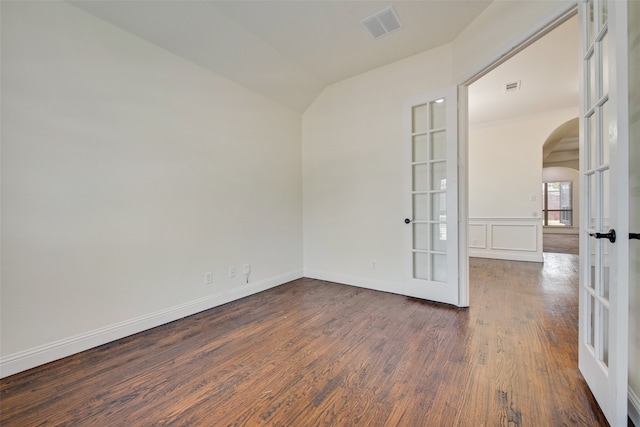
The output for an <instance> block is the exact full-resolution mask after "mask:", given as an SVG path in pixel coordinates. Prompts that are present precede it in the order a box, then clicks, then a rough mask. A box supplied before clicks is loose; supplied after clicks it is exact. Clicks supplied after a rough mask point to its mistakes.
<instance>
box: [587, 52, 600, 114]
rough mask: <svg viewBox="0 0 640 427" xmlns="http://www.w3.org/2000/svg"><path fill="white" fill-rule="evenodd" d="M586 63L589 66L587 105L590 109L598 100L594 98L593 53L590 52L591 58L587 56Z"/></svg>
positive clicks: (594, 74)
mask: <svg viewBox="0 0 640 427" xmlns="http://www.w3.org/2000/svg"><path fill="white" fill-rule="evenodd" d="M587 63H588V64H589V65H588V67H589V71H588V74H589V76H588V78H589V92H588V93H587V95H588V98H587V103H588V104H587V105H588V107H589V108H591V107H593V106H594V105H595V103H596V102H597V99H598V98H597V96H596V58H595V55H594V54H593V52H591V56H589V59H587Z"/></svg>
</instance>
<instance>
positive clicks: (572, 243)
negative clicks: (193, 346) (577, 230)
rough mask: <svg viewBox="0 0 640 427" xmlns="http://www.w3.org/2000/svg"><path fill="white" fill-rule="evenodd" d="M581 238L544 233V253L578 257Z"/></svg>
mask: <svg viewBox="0 0 640 427" xmlns="http://www.w3.org/2000/svg"><path fill="white" fill-rule="evenodd" d="M579 238H580V236H579V235H577V234H551V233H544V235H543V237H542V251H543V252H545V253H546V252H554V253H558V254H575V255H578V254H579V253H580V252H579V249H580V248H579V246H580V240H579Z"/></svg>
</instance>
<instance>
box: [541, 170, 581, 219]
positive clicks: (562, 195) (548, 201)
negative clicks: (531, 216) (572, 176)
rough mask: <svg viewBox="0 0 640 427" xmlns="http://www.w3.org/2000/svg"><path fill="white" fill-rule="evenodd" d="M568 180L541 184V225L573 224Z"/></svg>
mask: <svg viewBox="0 0 640 427" xmlns="http://www.w3.org/2000/svg"><path fill="white" fill-rule="evenodd" d="M572 198H573V197H572V195H571V182H570V181H556V182H545V183H543V184H542V214H543V215H542V217H543V225H545V226H551V227H571V226H572V225H573V208H572V205H573V201H572Z"/></svg>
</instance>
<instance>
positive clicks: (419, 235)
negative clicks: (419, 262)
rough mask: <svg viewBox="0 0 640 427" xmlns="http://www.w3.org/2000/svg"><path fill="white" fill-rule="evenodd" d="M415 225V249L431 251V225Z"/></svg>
mask: <svg viewBox="0 0 640 427" xmlns="http://www.w3.org/2000/svg"><path fill="white" fill-rule="evenodd" d="M412 225H413V249H418V250H427V249H429V224H416V223H415V222H414V223H413V224H412Z"/></svg>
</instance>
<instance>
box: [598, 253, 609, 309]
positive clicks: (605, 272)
mask: <svg viewBox="0 0 640 427" xmlns="http://www.w3.org/2000/svg"><path fill="white" fill-rule="evenodd" d="M607 243H609V242H608V241H606V242H604V243H603V244H602V248H603V249H604V254H603V255H602V286H601V287H600V292H599V295H600V296H602V297H603V298H604V299H606V300H607V301H608V300H609V272H610V268H609V263H610V261H609V245H608V244H607Z"/></svg>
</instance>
